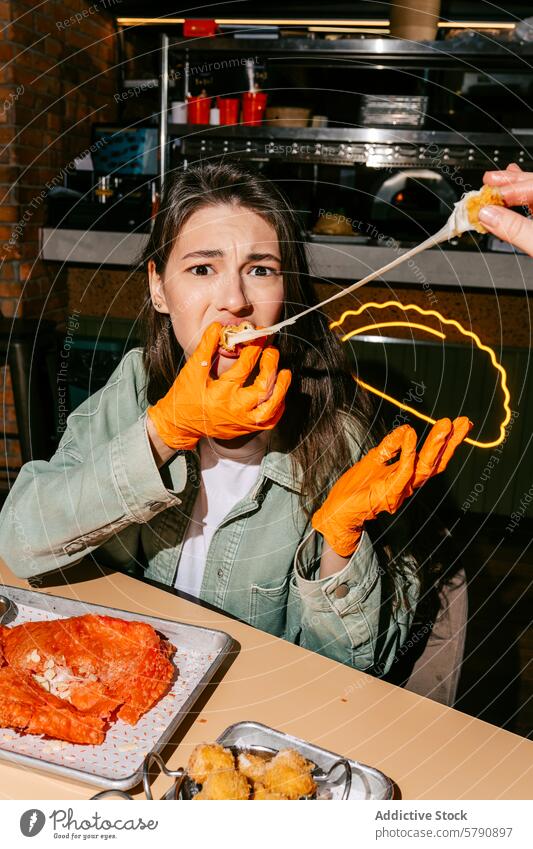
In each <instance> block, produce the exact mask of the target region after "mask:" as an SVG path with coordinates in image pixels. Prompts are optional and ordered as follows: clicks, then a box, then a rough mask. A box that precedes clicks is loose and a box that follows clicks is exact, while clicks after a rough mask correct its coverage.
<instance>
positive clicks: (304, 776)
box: [262, 749, 316, 799]
mask: <svg viewBox="0 0 533 849" xmlns="http://www.w3.org/2000/svg"><path fill="white" fill-rule="evenodd" d="M312 770H313V764H312V763H310V762H309V761H308V760H306V759H305V758H304V757H303V756H302V755H301V754H300V753H299V752H297V751H295V750H294V749H281V751H279V752H278V754H277V755H276V756H275V757H273V758H272V760H271V761H270V762H269V763H268V764H267V766H266V769H265V772H264V774H263V778H262V784H263V785H264V787H265V789H266V790H267V791H268V792H270V793H283V794H284V795H285V796H286V797H287V798H288V799H299V798H300V796H311V795H312V794H313V793H315V792H316V783H315V781H314V779H313V777H312V775H311V772H312Z"/></svg>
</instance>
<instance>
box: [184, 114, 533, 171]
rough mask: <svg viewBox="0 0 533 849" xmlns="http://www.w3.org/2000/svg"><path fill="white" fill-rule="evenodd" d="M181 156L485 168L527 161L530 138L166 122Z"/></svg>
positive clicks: (531, 156)
mask: <svg viewBox="0 0 533 849" xmlns="http://www.w3.org/2000/svg"><path fill="white" fill-rule="evenodd" d="M168 133H169V137H170V138H171V139H174V140H179V153H180V155H182V156H185V157H187V159H188V160H189V162H190V161H191V160H193V159H195V158H198V159H201V158H202V157H210V156H220V155H223V154H228V155H232V154H233V155H238V156H239V158H240V159H249V160H257V159H261V160H265V159H268V160H275V159H278V160H282V161H289V160H292V161H293V162H315V163H318V164H320V163H322V164H341V165H343V164H353V165H358V164H366V165H370V166H371V167H376V168H382V167H387V166H392V167H394V168H404V167H418V168H420V167H424V166H425V167H427V166H433V167H442V166H446V165H457V166H462V167H465V168H475V167H479V168H483V169H485V168H487V167H488V166H490V167H495V166H497V164H498V162H500V163H503V164H507V163H508V162H511V161H516V162H519V163H524V164H527V163H530V162H531V160H533V135H531V134H528V133H523V134H520V133H518V134H516V135H515V134H511V133H468V135H462V134H461V133H458V132H442V131H436V130H412V129H394V128H381V127H380V128H370V127H364V128H355V127H354V128H347V127H298V128H288V127H270V126H267V125H264V124H262V125H261V126H249V127H247V126H242V125H240V126H211V125H210V126H204V125H198V124H169V125H168Z"/></svg>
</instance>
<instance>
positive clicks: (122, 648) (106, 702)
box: [0, 614, 176, 743]
mask: <svg viewBox="0 0 533 849" xmlns="http://www.w3.org/2000/svg"><path fill="white" fill-rule="evenodd" d="M0 638H1V640H2V653H3V658H4V663H5V664H6V666H7V667H8V668H9V669H11V670H12V671H13V674H14V675H18V676H20V678H21V681H26V680H29V681H30V683H31V684H32V687H33V686H35V687H36V688H37V690H36V696H39V697H40V698H41V699H42V698H44V697H45V696H50V697H51V699H50V705H52V706H55V707H56V708H57V709H59V708H61V709H63V710H64V711H66V715H68V716H69V717H70V719H71V720H72V721H73V720H74V718H75V717H77V719H78V721H79V726H78V727H80V728H81V726H82V725H83V723H84V721H85V723H86V724H89V722H90V721H89V719H88V718H89V717H91V718H92V719H95V720H96V719H98V720H99V721H100V724H99V726H98V727H99V728H103V724H102V722H101V720H109V719H110V718H111V716H112V715H115V716H116V717H117V718H118V719H121V720H123V721H124V722H126V723H128V724H129V725H135V724H136V723H137V722H138V720H139V719H140V718H141V716H142V715H143V714H145V713H146V712H147V711H148V710H150V708H151V707H153V705H154V704H155V703H156V702H157V701H158V700H159V699H160V698H161V697H162V696H164V695H165V694H166V692H167V691H168V689H169V687H170V684H171V682H172V680H173V678H174V674H175V672H176V668H175V666H174V664H173V663H172V662H171V660H170V657H171V655H172V654H173V653H174V651H175V647H174V646H173V645H172V644H171V643H170V642H169V641H168V640H166V639H161V638H160V637H159V636H158V634H157V633H156V631H155V630H154V628H153V627H152V626H151V625H149V624H148V623H146V622H136V621H132V622H130V621H126V620H123V619H118V618H115V617H111V616H100V615H96V614H87V615H85V616H74V617H71V618H68V619H53V620H50V621H46V622H25V623H23V624H21V625H15V626H14V627H10V628H9V627H3V628H2V629H1V632H0ZM5 668H6V667H4V669H5ZM25 692H26V691H25ZM25 692H24V693H23V692H22V691H20V693H19V697H20V699H21V702H22V703H23V702H24V699H25V698H26V695H25ZM14 695H15V697H16V694H14ZM46 716H47V717H48V719H46V721H45V722H44V725H43V727H42V728H41V731H40V732H36V731H33V730H32V733H43V734H48V735H49V736H51V737H55V738H56V739H60V740H70V742H73V743H76V742H77V743H84V742H88V741H87V740H86V739H85V738H86V733H84V732H83V731H80V733H79V739H73V735H72V733H70V732H69V736H65V734H64V733H62V725H61V723H60V722H57V723H56V722H52V720H51V718H50V717H51V712H50V711H48V712H47V714H46ZM0 723H2V718H1V715H0ZM46 723H48V725H46ZM9 724H10V723H9V722H4V725H9ZM41 724H43V723H41ZM19 727H20V726H19ZM27 730H30V728H29V727H28V729H27ZM101 736H102V739H101V740H99V741H98V742H103V739H104V736H103V734H102V735H101Z"/></svg>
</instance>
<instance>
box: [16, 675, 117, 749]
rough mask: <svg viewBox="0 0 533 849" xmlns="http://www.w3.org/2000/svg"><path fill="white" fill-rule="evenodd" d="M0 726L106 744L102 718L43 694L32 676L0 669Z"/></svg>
mask: <svg viewBox="0 0 533 849" xmlns="http://www.w3.org/2000/svg"><path fill="white" fill-rule="evenodd" d="M0 726H1V727H2V728H14V729H15V730H16V731H22V732H26V733H27V734H46V735H47V736H48V737H53V738H54V739H59V740H66V741H67V742H69V743H84V744H85V745H92V746H97V745H100V743H103V742H104V737H105V734H104V720H103V719H101V718H100V717H99V716H94V714H90V713H80V712H79V711H77V710H76V708H74V707H72V705H70V704H69V703H68V702H66V701H64V699H60V698H58V697H57V696H53V695H52V694H51V693H47V692H46V690H43V688H42V687H41V686H39V684H37V683H36V682H35V681H34V680H33V678H32V677H31V675H27V674H25V673H23V672H20V671H17V670H15V669H12V668H11V667H9V666H4V667H2V669H0Z"/></svg>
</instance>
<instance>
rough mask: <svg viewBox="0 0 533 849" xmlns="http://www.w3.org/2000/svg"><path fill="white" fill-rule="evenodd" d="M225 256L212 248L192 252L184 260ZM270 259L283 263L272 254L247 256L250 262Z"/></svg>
mask: <svg viewBox="0 0 533 849" xmlns="http://www.w3.org/2000/svg"><path fill="white" fill-rule="evenodd" d="M223 256H224V251H221V250H220V249H219V248H211V249H205V250H203V251H191V252H190V253H188V254H184V255H183V256H182V259H188V258H189V257H200V258H201V259H220V258H221V257H223ZM263 259H270V260H274V262H281V259H280V258H279V256H276V255H275V254H271V253H250V254H248V256H247V260H248V261H252V260H253V261H254V262H258V261H259V260H263Z"/></svg>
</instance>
